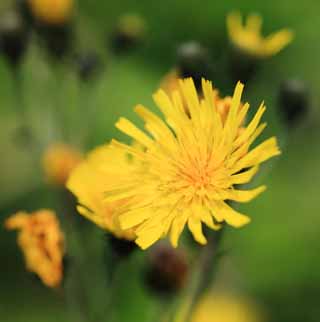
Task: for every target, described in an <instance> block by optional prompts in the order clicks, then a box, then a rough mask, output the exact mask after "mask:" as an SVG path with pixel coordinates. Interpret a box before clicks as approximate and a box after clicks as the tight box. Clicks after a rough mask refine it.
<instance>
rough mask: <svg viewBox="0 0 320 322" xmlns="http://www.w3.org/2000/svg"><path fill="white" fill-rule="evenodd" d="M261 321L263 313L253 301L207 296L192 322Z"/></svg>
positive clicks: (194, 313)
mask: <svg viewBox="0 0 320 322" xmlns="http://www.w3.org/2000/svg"><path fill="white" fill-rule="evenodd" d="M259 321H262V317H261V313H260V312H259V310H258V309H257V307H256V305H254V304H253V303H252V302H251V301H248V300H246V299H244V298H242V297H236V296H232V295H222V294H211V295H206V296H205V297H204V298H203V299H201V300H200V302H199V304H198V305H197V306H196V308H195V310H194V312H193V314H192V317H191V322H259ZM181 322H183V321H181Z"/></svg>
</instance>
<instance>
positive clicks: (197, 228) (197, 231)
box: [188, 216, 207, 245]
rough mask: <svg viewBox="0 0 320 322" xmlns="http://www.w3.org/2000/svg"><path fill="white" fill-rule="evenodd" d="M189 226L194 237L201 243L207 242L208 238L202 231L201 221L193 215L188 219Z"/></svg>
mask: <svg viewBox="0 0 320 322" xmlns="http://www.w3.org/2000/svg"><path fill="white" fill-rule="evenodd" d="M188 227H189V229H190V231H191V233H192V235H193V237H194V239H195V240H196V241H197V242H198V243H199V244H201V245H205V244H206V243H207V239H206V238H205V237H204V235H203V233H202V227H201V221H200V220H199V219H197V218H195V217H194V216H191V217H190V218H189V219H188Z"/></svg>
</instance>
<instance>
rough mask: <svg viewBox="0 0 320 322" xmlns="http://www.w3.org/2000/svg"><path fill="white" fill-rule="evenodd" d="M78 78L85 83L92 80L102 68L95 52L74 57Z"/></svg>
mask: <svg viewBox="0 0 320 322" xmlns="http://www.w3.org/2000/svg"><path fill="white" fill-rule="evenodd" d="M76 65H77V70H78V75H79V78H80V79H81V80H82V81H84V82H87V81H89V80H91V79H93V78H94V76H96V75H97V74H98V72H99V70H100V69H101V67H102V62H101V60H100V58H99V56H98V55H97V54H96V53H95V52H93V51H92V52H90V51H88V52H83V53H80V54H78V55H77V56H76Z"/></svg>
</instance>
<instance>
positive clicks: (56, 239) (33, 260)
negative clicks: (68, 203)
mask: <svg viewBox="0 0 320 322" xmlns="http://www.w3.org/2000/svg"><path fill="white" fill-rule="evenodd" d="M5 226H6V228H7V229H9V230H13V229H17V230H19V234H18V244H19V246H20V248H21V249H22V251H23V253H24V257H25V261H26V266H27V269H28V270H29V271H31V272H34V273H36V274H37V275H38V276H39V277H40V279H41V280H42V282H43V283H44V284H45V285H47V286H49V287H57V286H59V284H60V282H61V280H62V275H63V263H62V260H63V255H64V236H63V233H62V232H61V230H60V225H59V222H58V219H57V217H56V215H55V213H54V212H53V211H51V210H47V209H43V210H39V211H36V212H34V213H31V214H28V213H26V212H18V213H17V214H15V215H12V216H11V217H10V218H9V219H7V220H6V222H5Z"/></svg>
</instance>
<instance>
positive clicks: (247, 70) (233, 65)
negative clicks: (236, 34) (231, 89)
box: [229, 46, 261, 83]
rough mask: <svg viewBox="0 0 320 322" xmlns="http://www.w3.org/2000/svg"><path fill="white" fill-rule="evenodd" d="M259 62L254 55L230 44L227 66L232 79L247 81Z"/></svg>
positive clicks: (253, 73)
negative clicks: (228, 63)
mask: <svg viewBox="0 0 320 322" xmlns="http://www.w3.org/2000/svg"><path fill="white" fill-rule="evenodd" d="M260 62H261V60H260V59H259V58H257V57H256V56H253V55H251V54H250V53H247V52H245V51H243V50H241V49H239V48H237V47H234V46H232V48H231V52H230V66H229V68H230V73H231V77H232V80H233V81H235V82H238V81H239V80H240V81H241V82H243V83H247V82H248V81H250V80H251V79H252V77H253V76H254V75H255V73H256V72H257V70H258V68H259V63H260Z"/></svg>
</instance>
